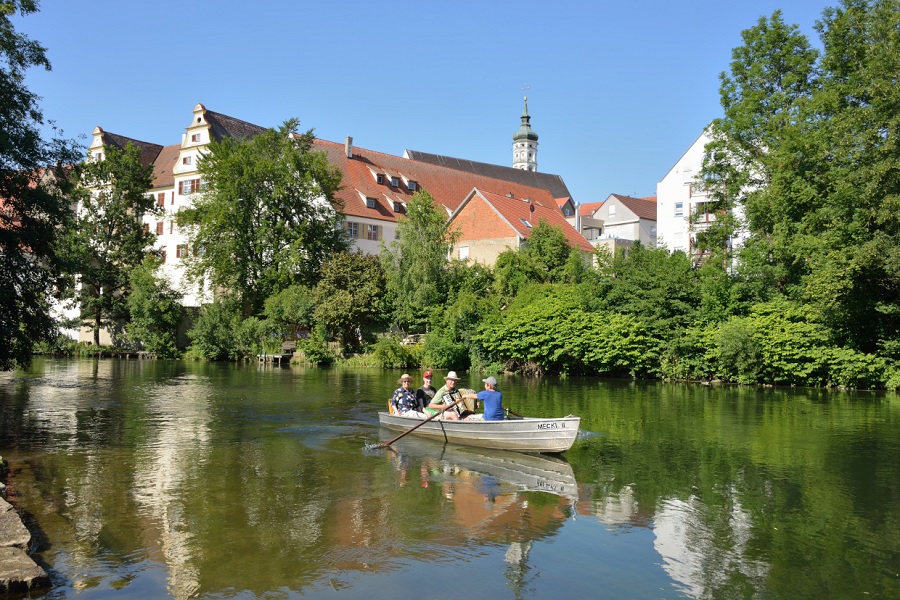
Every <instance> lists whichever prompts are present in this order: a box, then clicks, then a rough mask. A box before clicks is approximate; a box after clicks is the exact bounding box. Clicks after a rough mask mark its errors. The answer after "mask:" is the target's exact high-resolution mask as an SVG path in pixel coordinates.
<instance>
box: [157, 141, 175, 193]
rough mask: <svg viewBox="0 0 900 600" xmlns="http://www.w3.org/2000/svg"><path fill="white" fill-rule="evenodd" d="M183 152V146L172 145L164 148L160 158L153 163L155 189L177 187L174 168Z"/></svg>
mask: <svg viewBox="0 0 900 600" xmlns="http://www.w3.org/2000/svg"><path fill="white" fill-rule="evenodd" d="M180 152H181V144H172V145H171V146H165V147H163V149H162V151H160V153H159V156H157V157H156V160H155V161H153V187H154V188H163V187H169V186H174V185H175V175H174V174H173V168H174V167H175V163H176V162H178V155H179V153H180Z"/></svg>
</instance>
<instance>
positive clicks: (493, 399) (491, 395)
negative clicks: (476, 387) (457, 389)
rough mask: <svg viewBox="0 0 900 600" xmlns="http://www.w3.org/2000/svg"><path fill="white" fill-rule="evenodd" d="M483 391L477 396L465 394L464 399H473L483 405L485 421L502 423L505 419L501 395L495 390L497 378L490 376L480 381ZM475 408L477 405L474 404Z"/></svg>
mask: <svg viewBox="0 0 900 600" xmlns="http://www.w3.org/2000/svg"><path fill="white" fill-rule="evenodd" d="M481 382H482V383H484V390H483V391H481V392H478V393H477V394H466V395H465V396H464V397H465V398H474V399H476V400H481V403H482V404H484V415H483V418H484V420H485V421H502V420H504V419H505V418H506V415H504V414H503V393H502V392H500V390H498V389H497V378H496V377H494V376H493V375H491V376H490V377H488V378H487V379H482V380H481ZM476 406H477V404H476Z"/></svg>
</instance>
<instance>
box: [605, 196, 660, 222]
mask: <svg viewBox="0 0 900 600" xmlns="http://www.w3.org/2000/svg"><path fill="white" fill-rule="evenodd" d="M610 195H611V196H612V197H613V198H616V199H617V200H618V201H619V202H621V203H622V204H624V205H625V206H626V207H628V210H630V211H631V212H633V213H634V214H635V215H636V216H637V217H638V218H639V219H647V220H650V221H655V220H656V196H650V197H647V198H632V197H631V196H622V195H621V194H610Z"/></svg>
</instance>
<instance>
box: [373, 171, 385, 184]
mask: <svg viewBox="0 0 900 600" xmlns="http://www.w3.org/2000/svg"><path fill="white" fill-rule="evenodd" d="M375 181H376V182H378V185H382V184H383V183H384V173H378V174H377V175H375Z"/></svg>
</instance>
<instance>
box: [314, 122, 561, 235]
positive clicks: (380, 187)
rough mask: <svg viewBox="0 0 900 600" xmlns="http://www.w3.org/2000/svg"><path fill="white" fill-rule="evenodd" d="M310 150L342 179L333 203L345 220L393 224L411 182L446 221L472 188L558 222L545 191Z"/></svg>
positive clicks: (363, 154) (360, 154)
mask: <svg viewBox="0 0 900 600" xmlns="http://www.w3.org/2000/svg"><path fill="white" fill-rule="evenodd" d="M313 147H314V148H315V149H316V150H322V151H324V152H325V153H326V154H327V155H328V160H329V161H330V162H331V163H332V164H334V165H336V166H337V167H339V168H340V170H341V172H342V173H343V180H342V182H341V185H342V189H341V190H340V191H339V192H338V194H337V197H338V199H339V200H341V201H342V202H343V207H342V209H341V210H342V211H343V212H344V214H346V215H348V216H356V217H369V218H372V219H380V220H387V221H396V220H397V219H398V217H400V216H402V215H403V214H405V209H403V210H401V211H400V212H395V211H394V205H393V204H394V202H400V203H404V204H405V203H406V202H408V201H409V198H410V197H411V196H412V195H413V194H414V193H415V192H414V191H411V190H410V189H409V188H408V185H407V184H408V181H410V180H412V181H415V182H416V183H417V184H418V187H420V188H421V189H423V190H425V191H427V192H428V193H429V194H431V195H432V197H433V198H434V199H435V201H436V202H437V203H438V204H440V205H441V206H442V207H443V208H444V209H445V210H446V212H447V215H448V216H449V215H450V214H451V213H452V212H453V211H454V210H456V208H457V207H458V206H459V205H460V204H461V203H462V201H463V200H465V198H466V197H467V196H468V195H469V193H470V192H471V191H472V188H476V187H477V188H478V189H480V190H488V191H492V192H495V193H497V194H501V195H502V194H507V193H512V194H514V195H516V196H518V197H522V198H533V199H534V200H536V201H539V202H541V203H542V204H544V205H546V206H550V207H552V209H553V210H555V211H556V212H557V213H558V214H559V218H560V219H562V213H561V212H560V210H559V208H558V207H557V205H556V200H555V198H554V196H553V195H552V194H551V193H550V192H549V191H547V190H545V189H541V188H534V187H529V186H526V185H523V184H521V183H517V182H514V181H507V180H503V179H493V178H490V177H486V176H484V175H480V174H477V173H472V172H467V171H462V170H459V169H451V168H449V167H444V166H441V165H437V164H432V163H426V162H420V161H417V160H413V159H409V158H404V157H402V156H394V155H391V154H384V153H382V152H376V151H374V150H367V149H365V148H357V147H353V149H352V158H347V154H346V147H345V145H344V144H338V143H335V142H329V141H326V140H321V139H316V140H315V141H314V143H313ZM510 170H512V169H510ZM378 173H383V174H384V175H385V180H386V182H385V183H383V184H379V183H378V182H377V180H376V176H377V174H378ZM523 173H524V171H523ZM391 176H396V177H398V178H399V179H400V185H399V186H397V187H392V186H391V185H390V178H391ZM366 198H374V199H375V207H374V208H368V207H367V206H366V202H365V199H366Z"/></svg>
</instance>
